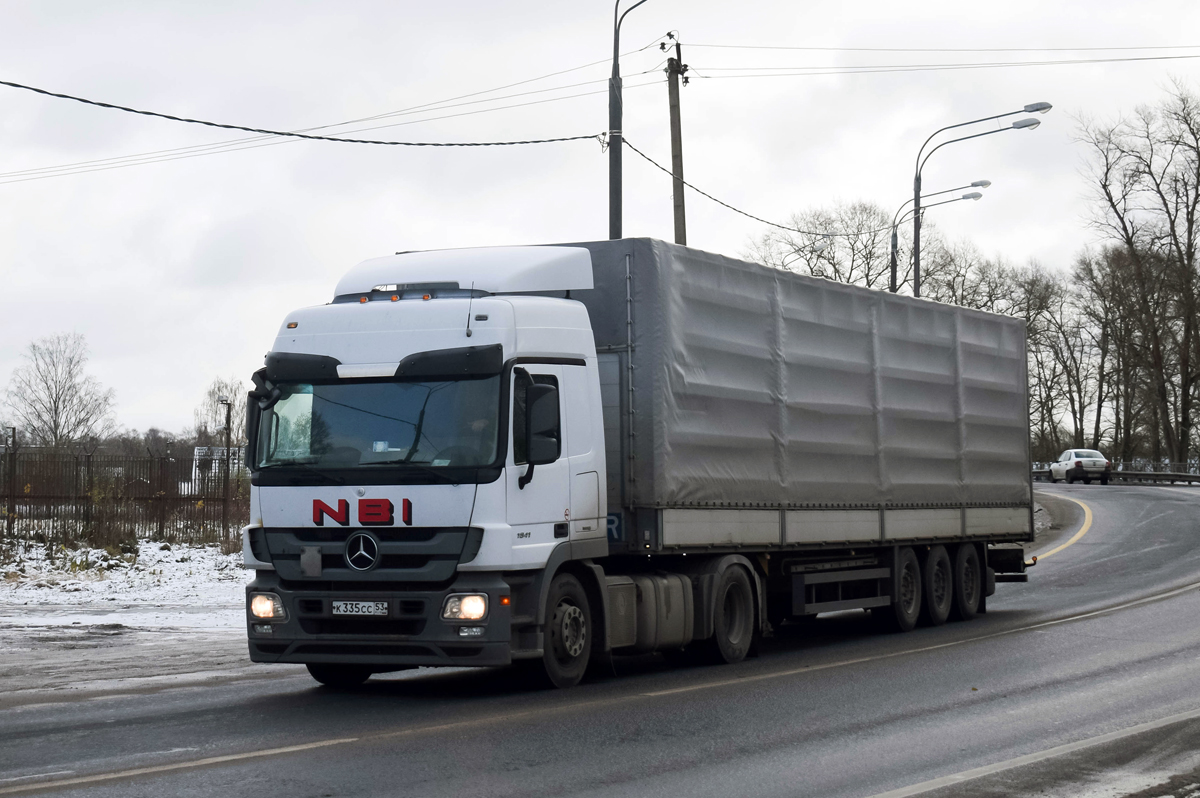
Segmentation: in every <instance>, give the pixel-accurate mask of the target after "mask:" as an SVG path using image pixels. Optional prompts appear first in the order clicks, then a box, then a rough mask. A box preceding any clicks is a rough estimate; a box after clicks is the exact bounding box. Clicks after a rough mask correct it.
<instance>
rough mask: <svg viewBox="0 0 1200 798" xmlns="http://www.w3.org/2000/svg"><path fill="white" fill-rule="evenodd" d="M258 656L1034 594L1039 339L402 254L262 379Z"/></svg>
mask: <svg viewBox="0 0 1200 798" xmlns="http://www.w3.org/2000/svg"><path fill="white" fill-rule="evenodd" d="M254 385H255V389H254V391H253V392H251V394H250V402H249V415H248V430H249V439H250V443H249V457H248V460H249V463H250V464H251V471H252V480H251V483H252V487H251V516H252V517H251V523H250V525H249V526H247V527H246V528H245V530H244V532H243V542H244V555H245V565H246V567H247V568H252V569H254V570H255V572H256V573H255V578H254V580H253V581H252V582H251V583H250V584H249V586H248V587H247V606H246V612H247V617H246V620H247V631H248V635H249V648H250V657H251V659H252V660H254V661H256V662H290V663H304V664H306V665H307V666H308V668H309V671H310V672H311V673H312V675H313V676H314V677H315V678H316V679H317V680H318V681H320V682H323V683H325V684H329V685H353V684H358V683H361V682H362V681H364V680H365V679H367V678H369V677H370V675H371V674H372V673H380V672H387V671H394V670H400V669H404V668H411V667H416V666H437V665H443V666H497V665H507V664H510V663H514V662H517V661H522V660H528V661H531V664H533V665H535V666H540V667H541V668H544V670H545V673H546V675H547V676H548V678H549V680H550V681H551V682H552V683H553V684H555V685H558V686H561V687H565V686H570V685H573V684H575V683H576V682H578V681H579V679H580V678H581V677H582V676H583V674H584V672H585V670H586V669H587V667H588V665H589V662H597V661H600V660H603V659H604V658H607V657H609V656H611V655H613V654H622V653H638V652H650V651H664V652H672V653H673V654H678V655H680V656H700V657H707V658H710V659H711V660H713V661H724V662H736V661H738V660H741V659H742V658H743V657H745V656H746V654H747V652H748V651H749V650H750V648H751V645H752V642H753V640H754V639H755V636H757V635H769V634H771V633H772V632H773V631H776V630H779V629H780V628H781V627H788V626H793V625H795V626H800V625H802V622H803V621H804V619H806V618H811V617H812V616H815V615H816V614H818V613H822V612H832V611H840V610H848V609H855V608H861V609H867V610H869V611H870V612H871V614H872V615H873V616H875V617H877V618H878V619H879V620H880V621H881V622H882V624H883V625H886V626H890V627H892V628H894V629H900V630H908V629H911V628H913V626H914V625H915V624H917V623H918V622H922V621H923V622H925V623H929V624H940V623H943V622H945V621H946V620H947V618H949V617H958V618H961V619H970V618H972V617H974V616H975V615H976V614H977V613H979V612H983V611H985V609H986V600H987V596H989V595H991V594H992V592H993V591H994V589H995V582H996V581H1014V582H1015V581H1025V579H1026V574H1025V561H1024V556H1023V551H1022V548H1021V546H1020V545H1019V544H1020V543H1021V542H1023V541H1030V540H1032V539H1033V538H1032V535H1033V532H1032V530H1033V525H1032V485H1031V482H1030V468H1029V436H1028V415H1027V413H1028V403H1027V385H1026V367H1025V328H1024V324H1023V322H1021V321H1020V320H1017V319H1013V318H1008V317H1004V316H998V315H993V314H987V313H981V312H976V311H971V310H966V309H963V308H958V307H953V306H949V305H943V304H939V303H935V302H930V301H927V300H920V299H913V298H909V297H903V296H899V295H895V294H890V293H885V292H880V291H871V290H866V289H862V288H856V287H853V286H847V285H842V284H840V283H835V282H830V281H826V280H821V279H813V278H808V277H802V276H799V275H795V274H791V273H788V272H785V271H780V270H776V269H771V268H766V267H764V266H760V265H756V264H751V263H746V262H742V261H738V260H734V259H731V258H726V257H722V256H718V255H713V254H709V253H706V252H701V251H698V250H694V249H688V248H686V247H680V246H675V245H672V244H668V243H664V242H662V241H655V240H650V239H626V240H618V241H604V242H594V243H581V244H567V245H557V246H536V247H496V248H482V249H461V250H444V251H433V252H414V253H401V254H397V255H394V256H389V257H382V258H376V259H373V260H368V261H366V262H364V263H361V264H359V265H358V266H356V267H354V268H353V269H352V270H351V271H350V272H349V273H348V274H346V275H345V277H343V278H342V280H341V282H339V283H338V286H337V289H336V291H335V295H334V298H333V301H332V302H330V303H329V304H326V305H321V306H318V307H310V308H304V309H302V310H298V311H295V312H294V313H291V314H290V315H288V316H287V318H286V319H285V321H284V323H283V325H282V327H281V328H280V330H279V334H278V337H277V338H276V339H275V343H274V345H273V346H272V348H271V351H270V352H269V353H268V354H267V356H266V365H265V368H263V369H262V370H260V371H258V372H257V373H256V374H255V375H254Z"/></svg>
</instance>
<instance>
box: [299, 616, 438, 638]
mask: <svg viewBox="0 0 1200 798" xmlns="http://www.w3.org/2000/svg"><path fill="white" fill-rule="evenodd" d="M300 628H301V629H303V630H304V631H305V632H306V633H308V634H310V635H353V636H355V637H367V636H375V635H403V636H406V637H411V636H413V635H419V634H421V632H422V631H423V630H424V629H425V619H424V618H414V619H407V620H375V619H373V618H301V619H300Z"/></svg>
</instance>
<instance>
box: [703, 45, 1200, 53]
mask: <svg viewBox="0 0 1200 798" xmlns="http://www.w3.org/2000/svg"><path fill="white" fill-rule="evenodd" d="M688 47H712V48H721V49H726V50H807V51H811V52H826V53H1083V52H1119V51H1127V50H1195V49H1200V45H1197V44H1168V45H1150V46H1146V47H789V46H775V45H765V44H692V43H689V44H688Z"/></svg>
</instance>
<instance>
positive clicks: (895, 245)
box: [889, 180, 992, 294]
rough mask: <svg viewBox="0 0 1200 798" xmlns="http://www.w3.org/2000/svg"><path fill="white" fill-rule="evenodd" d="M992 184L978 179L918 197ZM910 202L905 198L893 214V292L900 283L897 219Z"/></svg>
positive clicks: (890, 288)
mask: <svg viewBox="0 0 1200 798" xmlns="http://www.w3.org/2000/svg"><path fill="white" fill-rule="evenodd" d="M991 184H992V181H991V180H976V181H975V182H974V183H971V185H969V186H959V187H958V188H948V189H946V190H945V191H934V192H932V193H930V194H925V195H923V196H920V197H918V199H927V198H929V197H936V196H938V195H939V194H949V193H950V192H952V191H962V190H963V189H964V188H987V187H988V186H990V185H991ZM980 196H983V195H982V194H981V195H980ZM910 202H912V200H905V201H904V202H903V203H902V204H901V205H900V207H899V208H897V209H896V212H895V213H894V214H893V215H892V257H891V267H892V279H891V285H890V286H889V290H891V292H892V293H893V294H894V293H896V291H897V290H898V285H897V283H896V251H897V250H898V249H899V247H900V243H899V240H898V236H897V233H896V228H897V227H898V226H899V224H900V223H899V221H897V220H898V219H899V217H900V212H901V211H903V210H904V209H905V208H906V207H907V206H908V203H910ZM939 204H940V203H939ZM926 207H932V206H926Z"/></svg>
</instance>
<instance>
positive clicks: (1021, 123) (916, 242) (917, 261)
mask: <svg viewBox="0 0 1200 798" xmlns="http://www.w3.org/2000/svg"><path fill="white" fill-rule="evenodd" d="M1053 107H1054V106H1052V105H1050V103H1047V102H1040V103H1030V104H1029V105H1026V106H1025V107H1024V108H1021V109H1020V110H1018V111H1008V112H1006V113H1003V114H996V115H995V116H985V117H983V118H981V119H972V120H971V121H969V122H959V123H957V124H954V125H946V127H943V128H939V129H937V130H935V131H933V133H931V134H930V135H929V138H927V139H925V143H924V144H922V145H921V149H920V150H918V151H917V162H916V170H915V173H914V174H913V296H920V295H921V170H922V169H923V168H924V166H925V161H927V160H929V155H933V153H934V152H936V151H937V150H939V149H941V148H942V147H944V146H946V145H947V144H953V143H954V142H956V141H966V140H967V139H975V138H979V137H980V136H989V135H991V134H993V133H1002V132H1004V131H1005V130H1014V129H1015V130H1023V129H1026V128H1028V129H1029V130H1032V129H1033V128H1035V127H1037V126H1038V125H1039V124H1041V123H1040V122H1038V120H1036V119H1028V118H1027V119H1019V120H1017V121H1016V122H1014V123H1013V124H1012V125H1011V126H1009V127H1002V128H998V129H996V130H989V131H987V132H986V133H977V134H975V135H974V136H963V137H962V138H957V139H951V140H950V141H944V142H942V143H941V144H939V145H938V146H936V147H934V148H933V149H932V150H930V151H929V155H926V156H925V158H924V160H922V158H921V154H922V153H923V152H925V148H926V147H927V146H929V142H931V141H933V137H934V136H936V135H937V134H939V133H944V132H945V131H947V130H954V129H955V128H960V127H966V126H967V125H975V124H979V123H980V122H990V121H992V120H993V119H1003V118H1004V117H1006V116H1014V115H1015V114H1033V113H1038V114H1044V113H1046V112H1047V111H1049V110H1050V109H1051V108H1053Z"/></svg>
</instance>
